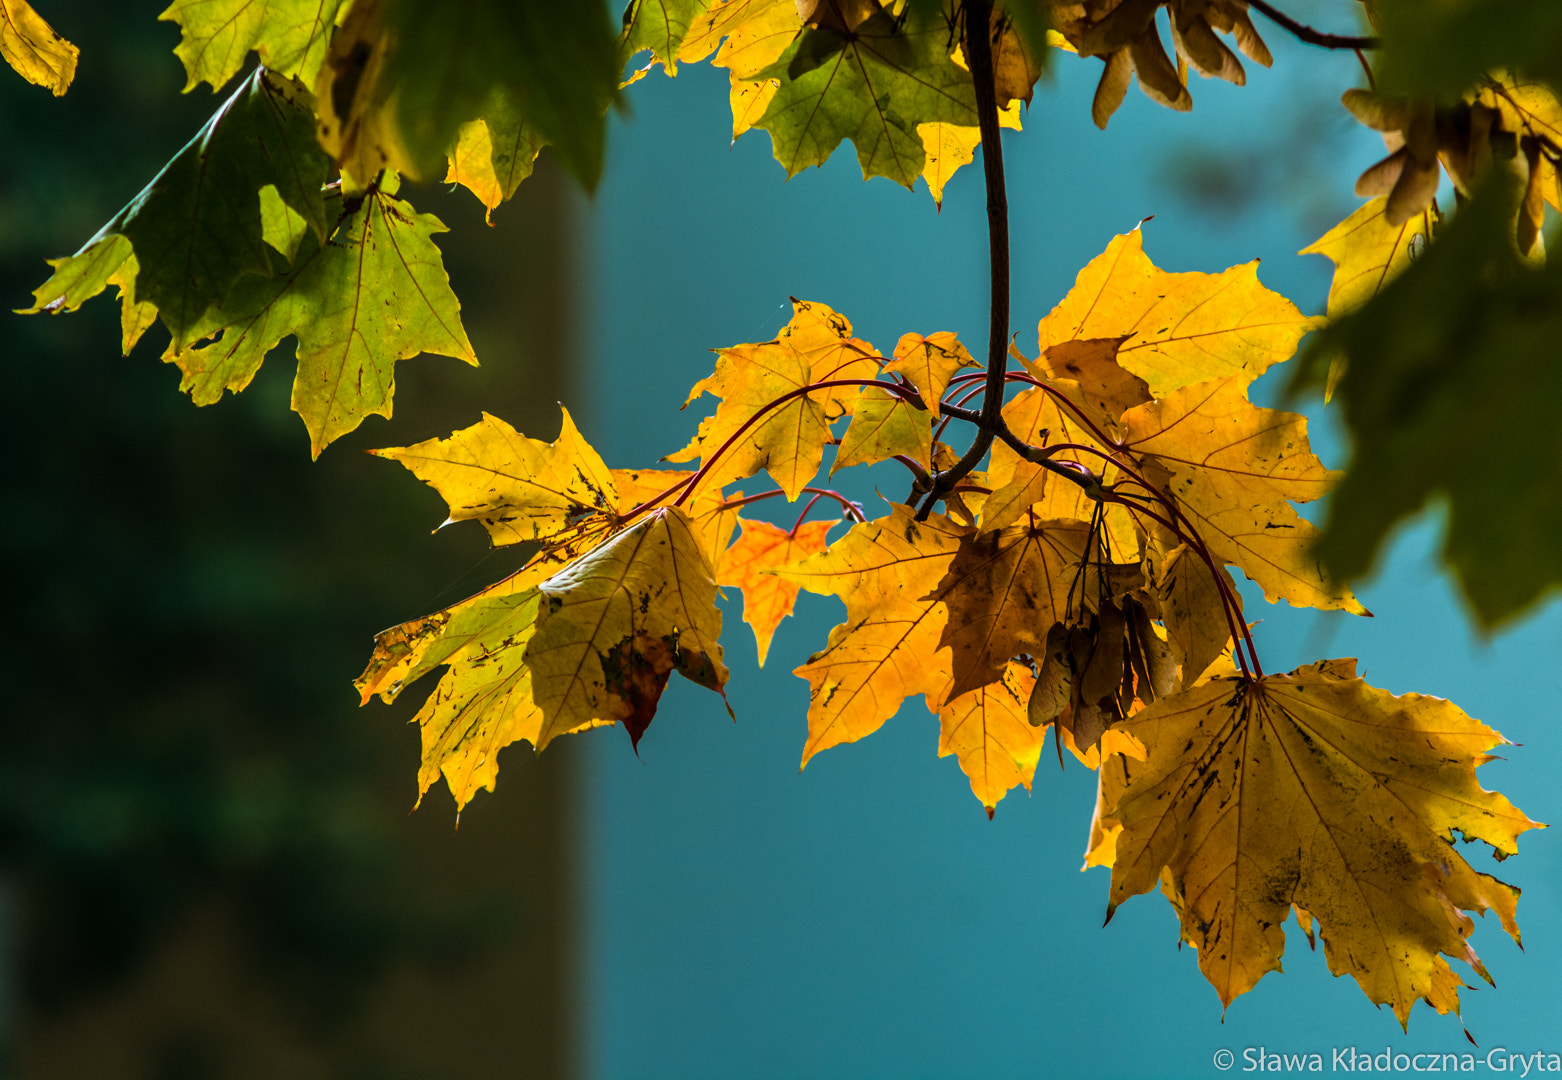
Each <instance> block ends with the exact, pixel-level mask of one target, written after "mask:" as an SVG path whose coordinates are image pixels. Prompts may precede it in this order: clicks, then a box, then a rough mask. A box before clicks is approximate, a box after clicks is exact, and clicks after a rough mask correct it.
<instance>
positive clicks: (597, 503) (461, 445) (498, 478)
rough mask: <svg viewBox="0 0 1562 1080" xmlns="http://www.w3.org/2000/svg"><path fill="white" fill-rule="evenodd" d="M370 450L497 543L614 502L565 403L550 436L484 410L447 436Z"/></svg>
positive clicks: (610, 508)
mask: <svg viewBox="0 0 1562 1080" xmlns="http://www.w3.org/2000/svg"><path fill="white" fill-rule="evenodd" d="M374 453H375V454H377V455H379V456H380V457H384V458H390V459H391V460H392V461H399V462H401V464H402V465H404V466H406V467H407V468H408V469H409V470H411V472H412V473H413V475H415V476H416V477H417V478H418V479H419V480H422V481H423V482H424V483H426V484H428V485H429V486H430V487H432V488H433V489H434V490H435V491H437V492H439V494H440V496H441V497H442V498H443V499H444V500H445V502H446V503H447V504H448V505H449V507H450V517H449V518H448V519H447V520H446V522H445V523H446V524H450V523H453V522H457V521H481V522H482V523H483V527H484V528H485V529H487V530H488V536H489V538H490V539H491V540H492V541H493V543H494V544H495V546H500V545H504V544H519V543H523V542H525V541H528V540H542V541H546V540H548V539H550V538H552V537H556V536H558V535H559V534H560V533H563V532H564V531H565V530H566V529H568V528H570V527H573V526H575V525H576V524H578V523H579V522H580V521H582V520H583V519H586V518H589V517H593V516H597V517H600V516H602V515H605V514H613V513H615V512H616V510H617V508H618V492H617V491H616V489H615V487H614V483H613V477H612V476H611V474H610V473H609V472H608V468H607V466H606V465H605V464H604V463H603V461H602V459H601V457H599V456H598V455H597V452H596V451H595V450H594V449H592V447H591V445H590V444H589V443H587V442H586V440H585V439H583V438H582V437H581V435H580V432H579V431H578V430H577V429H576V427H575V422H574V421H573V420H572V419H571V418H570V415H569V411H568V410H564V423H563V427H562V429H561V430H560V432H559V437H558V438H557V439H555V440H554V441H553V442H551V443H545V442H542V441H540V440H538V439H529V438H527V437H526V436H525V435H522V434H521V433H520V432H518V431H516V430H515V429H514V428H512V427H511V426H510V425H509V424H506V423H505V422H504V421H503V420H500V419H499V418H498V417H495V416H489V415H488V414H487V413H484V414H483V419H482V420H481V421H480V422H479V423H476V424H473V425H472V426H471V427H469V428H466V429H464V430H462V431H458V432H455V433H454V434H452V435H451V436H450V437H449V438H446V439H430V440H428V441H427V442H421V443H418V444H417V445H415V446H405V447H399V448H395V449H388V450H376V451H374Z"/></svg>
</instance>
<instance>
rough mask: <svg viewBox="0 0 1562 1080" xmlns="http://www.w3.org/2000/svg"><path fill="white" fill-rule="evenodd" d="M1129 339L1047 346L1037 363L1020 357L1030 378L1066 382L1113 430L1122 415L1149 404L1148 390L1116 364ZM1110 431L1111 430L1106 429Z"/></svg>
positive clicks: (1103, 339) (1074, 342)
mask: <svg viewBox="0 0 1562 1080" xmlns="http://www.w3.org/2000/svg"><path fill="white" fill-rule="evenodd" d="M1128 340H1129V339H1128V338H1091V339H1085V340H1081V341H1060V342H1057V343H1056V344H1053V345H1049V346H1048V347H1047V349H1046V351H1045V352H1043V353H1042V354H1041V357H1040V358H1039V359H1037V360H1029V359H1027V358H1026V357H1024V356H1021V357H1019V360H1020V363H1021V364H1022V365H1023V366H1024V367H1025V370H1026V371H1029V372H1030V373H1031V374H1032V375H1034V376H1036V377H1037V378H1040V379H1047V380H1053V381H1061V380H1068V381H1070V382H1073V383H1074V384H1075V385H1077V386H1078V387H1079V400H1081V401H1084V402H1085V403H1086V404H1088V405H1089V406H1090V407H1091V408H1093V409H1095V410H1097V411H1098V412H1099V413H1100V414H1101V415H1102V416H1103V417H1105V418H1106V419H1108V420H1110V421H1111V422H1112V425H1113V426H1114V427H1115V426H1116V424H1117V422H1118V420H1119V419H1120V418H1121V417H1122V415H1123V413H1125V412H1127V411H1128V410H1129V409H1131V408H1133V407H1134V406H1135V405H1143V404H1144V403H1145V402H1147V401H1150V400H1151V396H1150V387H1149V385H1148V384H1146V383H1145V381H1144V380H1143V379H1141V378H1139V376H1137V375H1135V374H1133V373H1132V372H1130V371H1128V370H1127V369H1126V368H1124V367H1123V366H1122V365H1121V364H1119V363H1118V362H1117V352H1118V350H1119V349H1121V348H1122V347H1123V343H1124V342H1125V341H1128ZM1108 430H1111V429H1108Z"/></svg>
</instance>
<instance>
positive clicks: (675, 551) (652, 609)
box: [525, 508, 727, 750]
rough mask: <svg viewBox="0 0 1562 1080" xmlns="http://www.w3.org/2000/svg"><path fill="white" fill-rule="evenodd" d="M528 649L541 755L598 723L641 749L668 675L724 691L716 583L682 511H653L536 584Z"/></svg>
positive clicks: (527, 659) (723, 668)
mask: <svg viewBox="0 0 1562 1080" xmlns="http://www.w3.org/2000/svg"><path fill="white" fill-rule="evenodd" d="M538 588H540V589H541V590H542V593H543V601H542V609H541V612H540V614H539V616H538V620H537V631H536V633H535V634H534V635H533V637H532V639H531V641H530V642H529V643H528V644H527V646H526V654H525V658H526V664H527V666H528V667H530V668H531V672H532V697H533V700H534V701H535V702H536V704H537V706H538V708H540V709H541V710H542V717H543V719H542V726H541V731H540V733H539V736H538V741H537V748H538V749H539V750H541V749H542V748H543V747H545V746H546V745H547V744H548V743H549V741H551V740H552V739H553V738H555V737H556V736H558V735H562V734H564V733H566V732H569V731H574V730H577V729H579V728H581V727H583V726H585V725H587V724H590V723H593V722H595V721H615V722H620V723H622V724H623V725H624V726H625V728H627V729H628V731H629V734H630V738H631V739H632V740H633V741H634V742H635V743H637V744H638V743H639V741H640V737H641V736H642V735H643V734H644V733H645V729H646V727H647V726H648V725H649V724H650V723H651V719H652V717H653V716H655V714H656V704H657V702H658V701H659V700H660V699H661V695H662V689H663V688H664V687H665V686H666V685H667V680H668V678H669V676H670V675H671V674H672V672H673V671H674V670H676V671H677V672H678V673H679V674H681V675H683V676H684V677H685V678H687V679H689V680H691V681H693V682H696V683H698V684H700V685H701V686H704V687H708V688H709V689H711V690H715V691H716V692H717V693H721V692H722V687H723V686H725V685H726V682H727V669H726V667H725V666H724V665H723V664H722V659H721V646H720V644H718V639H719V638H720V636H721V613H720V612H718V611H717V610H716V606H715V605H716V582H715V580H714V577H713V575H712V572H711V566H710V563H709V561H707V560H706V558H705V556H704V553H703V552H701V551H700V549H699V545H698V543H697V542H696V540H695V536H694V533H693V530H692V529H691V528H690V526H689V521H688V518H687V517H686V516H685V515H684V513H683V511H682V510H679V509H676V508H673V509H668V510H657V511H654V512H652V513H651V514H649V515H647V516H646V517H644V518H642V519H641V520H640V521H639V522H637V523H636V524H634V525H631V526H630V527H629V528H627V529H625V530H624V531H623V532H621V533H619V534H618V535H616V536H614V537H613V538H612V539H611V540H609V541H608V542H607V543H605V544H603V545H602V546H600V547H598V548H596V549H595V550H593V551H592V552H590V553H589V554H587V555H585V556H584V557H582V558H580V559H577V560H576V561H575V562H573V563H571V564H570V565H569V566H567V567H565V568H564V569H563V570H561V571H560V572H559V573H557V574H555V575H553V576H552V577H550V578H548V579H547V580H546V581H544V582H543V583H542V584H541V585H540V586H538Z"/></svg>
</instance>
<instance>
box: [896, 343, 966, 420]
mask: <svg viewBox="0 0 1562 1080" xmlns="http://www.w3.org/2000/svg"><path fill="white" fill-rule="evenodd" d="M976 366H977V363H976V361H975V360H974V359H973V358H972V356H971V354H970V352H969V351H968V350H967V349H966V347H965V346H964V345H962V344H960V342H959V341H958V340H957V339H956V338H955V336H954V335H953V334H951V333H949V332H948V331H942V332H940V333H937V334H929V335H928V336H927V337H923V336H922V335H921V334H906V335H905V336H904V337H902V338H901V339H900V341H899V342H898V343H896V345H895V359H893V360H891V361H890V362H889V363H888V364H885V365H884V370H885V371H888V372H893V373H895V374H897V375H904V376H905V377H906V378H907V379H909V380H910V381H911V385H912V386H915V387H916V388H917V393H918V394H919V395H921V397H922V404H924V405H926V406H927V407H928V411H929V412H931V413H932V414H934V415H937V413H938V406H939V403H940V402H941V401H942V400H943V397H944V391H945V390H947V389H948V388H949V380H950V379H953V378H954V377H955V375H957V374H958V373H959V372H960V370H961V369H962V368H974V367H976Z"/></svg>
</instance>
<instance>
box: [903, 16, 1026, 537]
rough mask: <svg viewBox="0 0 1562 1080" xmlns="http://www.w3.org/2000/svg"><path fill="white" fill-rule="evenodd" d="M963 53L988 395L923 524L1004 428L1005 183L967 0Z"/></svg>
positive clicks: (978, 30)
mask: <svg viewBox="0 0 1562 1080" xmlns="http://www.w3.org/2000/svg"><path fill="white" fill-rule="evenodd" d="M963 10H964V16H965V53H966V57H965V58H966V62H967V63H968V64H969V65H970V69H971V83H972V85H973V87H974V88H975V91H976V121H977V124H978V126H979V127H980V129H981V132H982V173H983V176H984V178H985V179H986V182H987V249H988V255H989V263H990V270H989V278H990V286H991V305H990V308H989V315H988V324H987V381H986V388H987V395H986V397H984V398H983V399H982V412H981V423H980V425H979V426H978V428H977V432H976V438H975V439H974V440H973V441H972V443H971V446H970V448H969V449H967V450H966V452H965V454H964V455H962V456H961V458H960V460H959V461H957V462H955V464H954V465H953V466H952V467H951V468H950V469H948V470H947V471H945V472H941V473H938V474H937V475H936V476H935V477H934V480H933V486H932V490H930V491H929V492H928V493H927V498H926V499H925V500H923V503H922V506H921V507H920V508H919V509H918V510H917V520H919V521H925V520H927V516H928V514H930V513H932V510H933V504H934V503H936V502H938V500H940V499H942V498H943V497H944V495H945V494H947V493H948V492H949V491H951V490H953V489H954V487H955V485H957V484H958V483H960V481H961V480H963V479H964V478H965V477H966V475H967V474H969V473H970V472H971V470H972V469H974V468H976V466H977V465H979V464H981V460H982V458H984V457H986V456H987V451H988V448H990V447H991V446H992V442H993V437H994V436H995V435H998V434H999V433H1000V432H1002V431H1004V430H1007V429H1006V426H1005V425H1004V422H1003V386H1004V382H1005V378H1004V376H1005V374H1006V373H1007V371H1008V366H1009V350H1008V345H1009V196H1008V192H1007V190H1006V188H1005V186H1004V179H1003V145H1002V142H1001V140H1000V138H999V131H998V94H997V89H996V84H995V82H994V79H993V51H992V37H991V35H992V4H991V2H990V0H965V4H964V8H963Z"/></svg>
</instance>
